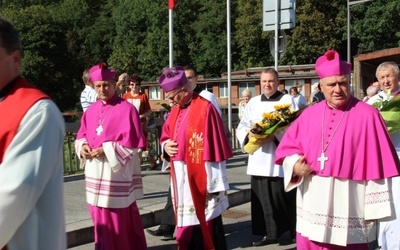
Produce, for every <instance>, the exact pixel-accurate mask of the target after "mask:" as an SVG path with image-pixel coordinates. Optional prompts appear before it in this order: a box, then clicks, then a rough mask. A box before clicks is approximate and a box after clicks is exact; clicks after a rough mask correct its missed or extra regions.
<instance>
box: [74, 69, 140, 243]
mask: <svg viewBox="0 0 400 250" xmlns="http://www.w3.org/2000/svg"><path fill="white" fill-rule="evenodd" d="M90 78H91V79H92V81H93V83H94V88H95V90H96V91H97V93H98V96H99V100H98V101H97V102H95V103H94V104H92V105H91V106H90V107H89V108H88V109H87V110H86V112H85V113H84V114H83V117H82V120H81V127H80V129H79V131H78V134H77V138H76V139H77V140H76V142H75V148H76V153H77V155H78V156H79V158H80V159H81V160H82V163H83V164H84V166H85V180H86V199H87V202H88V204H89V210H90V214H91V216H92V220H93V223H94V231H95V244H96V249H146V239H145V236H144V232H143V226H142V222H141V218H140V214H139V210H138V207H137V205H136V200H137V199H140V198H142V197H143V185H142V176H141V173H140V161H139V156H138V149H139V148H141V147H143V146H145V144H146V140H145V138H144V136H143V133H142V130H141V124H140V119H139V114H138V112H137V110H136V108H135V107H134V106H133V105H131V104H130V103H128V102H126V101H125V100H124V99H122V98H120V97H119V96H117V95H116V94H115V88H116V83H115V80H114V79H115V71H114V70H109V69H108V68H107V67H106V65H105V64H99V65H96V66H93V67H92V68H91V69H90Z"/></svg>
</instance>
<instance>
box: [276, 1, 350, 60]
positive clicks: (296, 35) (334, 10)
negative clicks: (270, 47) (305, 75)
mask: <svg viewBox="0 0 400 250" xmlns="http://www.w3.org/2000/svg"><path fill="white" fill-rule="evenodd" d="M345 6H346V5H345V1H344V0H332V1H320V0H304V1H301V2H300V4H298V5H297V9H296V27H295V28H294V29H293V30H292V31H291V32H289V34H290V36H291V39H290V42H289V43H288V48H287V52H286V54H285V56H284V57H283V59H282V62H281V64H283V65H285V64H292V65H296V64H312V63H315V60H316V58H318V57H319V56H320V55H321V54H322V53H323V52H324V51H326V50H327V49H330V48H335V49H336V50H338V51H339V53H340V54H341V55H345V54H343V53H342V52H343V51H346V50H345V41H344V40H343V27H344V26H345V25H346V16H345V13H346V12H345Z"/></svg>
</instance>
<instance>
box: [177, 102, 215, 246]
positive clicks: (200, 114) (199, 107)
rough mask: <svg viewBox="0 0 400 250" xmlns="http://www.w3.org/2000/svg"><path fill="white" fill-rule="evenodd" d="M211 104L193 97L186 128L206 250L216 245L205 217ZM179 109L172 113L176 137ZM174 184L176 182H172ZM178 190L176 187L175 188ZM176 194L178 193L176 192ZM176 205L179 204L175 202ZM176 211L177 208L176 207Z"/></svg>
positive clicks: (188, 160)
mask: <svg viewBox="0 0 400 250" xmlns="http://www.w3.org/2000/svg"><path fill="white" fill-rule="evenodd" d="M208 105H209V102H208V101H206V100H203V99H202V98H200V97H199V96H198V95H197V94H194V95H193V99H192V101H191V104H190V106H191V107H190V109H191V110H189V111H188V112H190V111H192V112H191V113H190V114H189V116H188V120H189V122H188V126H187V128H186V135H185V140H187V142H188V144H187V145H188V147H187V150H186V156H185V160H186V164H187V171H188V177H189V186H190V191H191V194H192V197H193V204H194V207H195V210H196V216H197V218H198V220H199V222H200V227H201V231H202V234H203V237H204V239H205V245H206V247H205V249H214V244H213V241H212V237H211V235H210V232H209V231H208V228H207V224H206V217H205V204H206V195H207V173H206V170H205V166H204V160H203V152H204V138H203V135H204V133H205V128H206V118H207V106H208ZM178 114H179V109H173V110H172V111H171V114H170V116H171V123H170V126H171V127H170V131H171V135H174V134H175V133H176V132H178V133H179V132H181V131H174V130H175V123H176V120H177V116H178ZM170 173H171V178H173V179H175V174H174V173H175V171H174V166H173V161H171V172H170ZM172 183H174V182H172ZM173 188H174V190H176V187H173ZM175 193H176V192H175ZM175 204H177V203H176V202H175ZM175 211H177V210H176V207H175Z"/></svg>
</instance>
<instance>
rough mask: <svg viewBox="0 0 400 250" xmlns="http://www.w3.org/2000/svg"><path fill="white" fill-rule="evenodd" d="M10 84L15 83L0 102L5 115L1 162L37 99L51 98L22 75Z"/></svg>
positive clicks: (1, 128)
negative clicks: (23, 119) (22, 121)
mask: <svg viewBox="0 0 400 250" xmlns="http://www.w3.org/2000/svg"><path fill="white" fill-rule="evenodd" d="M10 84H14V86H13V87H12V88H11V89H10V91H9V92H8V93H7V95H6V96H5V97H4V99H3V101H1V102H0V114H1V116H2V117H3V119H2V121H1V126H0V163H2V162H3V157H4V153H5V152H6V150H7V147H8V145H9V144H10V143H11V141H12V139H13V138H14V136H15V134H16V133H17V131H18V128H19V124H20V122H21V120H22V118H24V116H25V114H26V113H27V112H28V110H29V109H30V108H31V107H32V106H33V105H34V104H35V103H36V102H37V101H39V100H41V99H50V97H48V96H47V95H45V94H44V93H42V92H41V91H40V90H38V89H36V88H35V87H33V86H32V85H31V84H29V83H28V82H27V81H26V80H25V79H24V78H22V77H18V78H17V79H15V80H14V83H10ZM4 117H6V118H4Z"/></svg>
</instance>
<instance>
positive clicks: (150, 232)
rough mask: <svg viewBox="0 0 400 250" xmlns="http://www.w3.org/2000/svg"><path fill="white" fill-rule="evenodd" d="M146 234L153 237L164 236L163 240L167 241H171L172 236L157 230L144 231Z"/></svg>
mask: <svg viewBox="0 0 400 250" xmlns="http://www.w3.org/2000/svg"><path fill="white" fill-rule="evenodd" d="M146 232H148V233H149V234H151V235H153V236H164V238H167V239H172V238H173V235H172V233H170V232H167V231H164V230H162V229H157V230H151V229H146Z"/></svg>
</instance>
